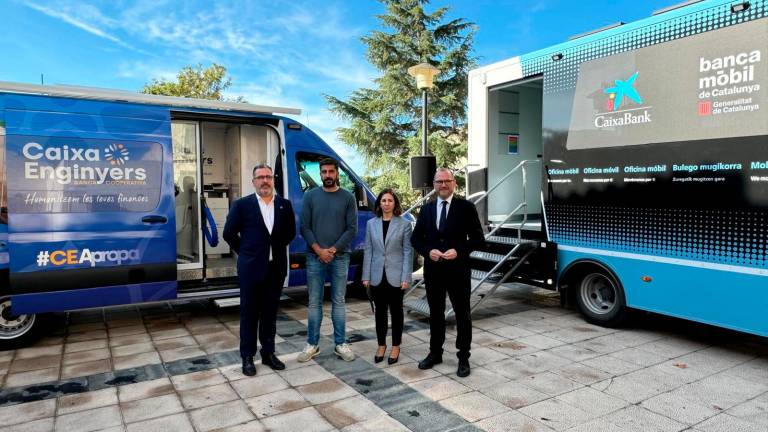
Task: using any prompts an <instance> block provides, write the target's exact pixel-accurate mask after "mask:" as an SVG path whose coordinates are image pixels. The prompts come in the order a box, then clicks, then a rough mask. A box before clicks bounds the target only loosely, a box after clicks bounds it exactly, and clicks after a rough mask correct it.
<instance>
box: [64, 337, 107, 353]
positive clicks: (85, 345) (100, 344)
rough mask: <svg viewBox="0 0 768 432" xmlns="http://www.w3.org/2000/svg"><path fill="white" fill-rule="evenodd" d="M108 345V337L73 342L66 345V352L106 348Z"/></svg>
mask: <svg viewBox="0 0 768 432" xmlns="http://www.w3.org/2000/svg"><path fill="white" fill-rule="evenodd" d="M106 347H107V341H106V339H97V340H92V341H85V342H72V343H68V344H66V345H65V346H64V353H65V354H69V353H73V352H78V351H90V350H95V349H99V348H106Z"/></svg>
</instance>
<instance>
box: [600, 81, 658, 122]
mask: <svg viewBox="0 0 768 432" xmlns="http://www.w3.org/2000/svg"><path fill="white" fill-rule="evenodd" d="M639 74H640V71H635V73H633V74H632V75H630V76H629V78H626V79H623V80H621V79H616V80H614V81H613V85H611V86H610V87H606V88H604V89H603V93H604V94H606V95H607V98H606V103H605V112H601V113H597V114H595V122H594V125H595V127H596V128H598V129H602V128H608V127H610V128H614V127H623V126H628V125H636V124H645V123H650V122H651V121H652V119H651V108H653V107H651V106H649V105H643V98H642V96H640V93H639V92H638V90H637V88H636V87H635V83H636V82H637V77H638V76H639Z"/></svg>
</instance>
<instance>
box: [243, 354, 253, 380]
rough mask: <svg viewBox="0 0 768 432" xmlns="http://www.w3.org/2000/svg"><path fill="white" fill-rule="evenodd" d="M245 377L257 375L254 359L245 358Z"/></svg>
mask: <svg viewBox="0 0 768 432" xmlns="http://www.w3.org/2000/svg"><path fill="white" fill-rule="evenodd" d="M243 375H245V376H254V375H256V365H255V364H253V357H243Z"/></svg>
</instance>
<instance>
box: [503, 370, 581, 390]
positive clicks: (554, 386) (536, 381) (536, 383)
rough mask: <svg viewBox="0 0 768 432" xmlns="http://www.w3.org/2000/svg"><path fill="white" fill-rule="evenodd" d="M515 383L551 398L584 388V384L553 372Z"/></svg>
mask: <svg viewBox="0 0 768 432" xmlns="http://www.w3.org/2000/svg"><path fill="white" fill-rule="evenodd" d="M515 382H520V383H522V384H524V385H526V386H528V387H530V388H532V389H534V390H536V391H539V392H541V393H545V394H548V395H550V396H557V395H560V394H563V393H568V392H570V391H573V390H575V389H577V388H580V387H583V386H584V385H583V384H580V383H578V382H576V381H572V380H569V379H568V378H566V377H564V376H561V375H558V374H556V373H552V372H541V373H538V374H536V375H531V376H529V377H525V378H521V379H519V380H516V381H515Z"/></svg>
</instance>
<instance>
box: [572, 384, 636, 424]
mask: <svg viewBox="0 0 768 432" xmlns="http://www.w3.org/2000/svg"><path fill="white" fill-rule="evenodd" d="M557 399H559V400H561V401H563V402H565V403H567V404H568V405H571V406H574V407H576V408H579V409H580V410H582V411H584V412H586V413H588V414H590V415H591V416H595V417H597V416H603V415H606V414H608V413H611V412H614V411H617V410H619V409H621V408H624V407H625V406H627V405H628V403H627V402H626V401H624V400H621V399H619V398H616V397H613V396H610V395H607V394H605V393H602V392H599V391H597V390H595V389H592V388H590V387H582V388H580V389H577V390H574V391H572V392H569V393H565V394H561V395H560V396H557Z"/></svg>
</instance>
